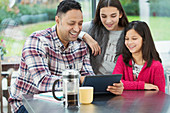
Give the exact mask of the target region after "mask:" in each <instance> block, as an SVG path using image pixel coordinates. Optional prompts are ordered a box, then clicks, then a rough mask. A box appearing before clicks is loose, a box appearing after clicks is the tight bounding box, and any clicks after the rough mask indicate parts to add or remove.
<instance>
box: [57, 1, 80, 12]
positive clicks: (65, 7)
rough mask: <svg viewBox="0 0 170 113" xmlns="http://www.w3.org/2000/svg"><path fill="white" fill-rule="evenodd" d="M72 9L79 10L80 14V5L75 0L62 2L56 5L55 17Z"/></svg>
mask: <svg viewBox="0 0 170 113" xmlns="http://www.w3.org/2000/svg"><path fill="white" fill-rule="evenodd" d="M72 9H76V10H80V11H81V12H82V10H81V5H80V3H78V2H76V1H75V0H63V1H62V2H60V4H59V5H58V8H57V12H56V15H59V14H62V13H67V11H69V10H72Z"/></svg>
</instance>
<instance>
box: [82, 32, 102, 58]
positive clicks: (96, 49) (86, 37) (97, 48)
mask: <svg viewBox="0 0 170 113" xmlns="http://www.w3.org/2000/svg"><path fill="white" fill-rule="evenodd" d="M83 40H84V41H85V42H86V43H87V44H88V45H89V46H90V48H91V50H92V54H93V55H94V56H96V55H98V54H99V55H100V54H101V48H100V46H99V44H98V43H97V41H95V40H94V39H93V38H92V37H91V36H90V35H89V34H88V33H86V34H85V35H84V36H83Z"/></svg>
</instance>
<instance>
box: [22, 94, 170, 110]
mask: <svg viewBox="0 0 170 113" xmlns="http://www.w3.org/2000/svg"><path fill="white" fill-rule="evenodd" d="M23 98H24V99H23V104H24V106H25V107H26V109H27V110H28V112H29V113H170V96H169V95H167V94H165V93H163V92H160V91H124V92H123V94H122V95H121V96H115V95H113V94H111V95H95V96H94V101H93V103H92V104H89V105H81V106H80V108H79V109H66V108H64V107H63V103H62V102H53V101H48V100H42V99H37V98H34V97H33V96H31V95H23Z"/></svg>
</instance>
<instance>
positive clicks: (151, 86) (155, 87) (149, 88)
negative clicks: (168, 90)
mask: <svg viewBox="0 0 170 113" xmlns="http://www.w3.org/2000/svg"><path fill="white" fill-rule="evenodd" d="M144 89H146V90H151V89H155V90H157V91H159V88H158V86H156V85H153V84H149V83H145V88H144Z"/></svg>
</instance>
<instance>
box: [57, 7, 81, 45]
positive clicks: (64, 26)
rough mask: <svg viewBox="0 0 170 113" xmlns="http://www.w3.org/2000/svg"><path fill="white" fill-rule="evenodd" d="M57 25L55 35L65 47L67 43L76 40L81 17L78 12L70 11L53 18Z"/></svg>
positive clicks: (79, 29)
mask: <svg viewBox="0 0 170 113" xmlns="http://www.w3.org/2000/svg"><path fill="white" fill-rule="evenodd" d="M55 20H56V23H57V35H58V37H59V39H60V40H61V42H62V43H63V44H64V46H65V47H67V45H68V43H69V41H75V40H77V37H78V35H79V33H80V31H81V29H82V23H83V15H82V12H81V11H80V10H76V9H73V10H70V11H68V12H66V13H65V14H61V15H60V16H56V17H55Z"/></svg>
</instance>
